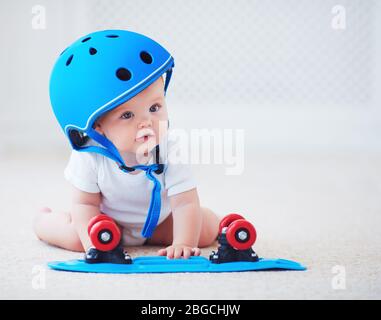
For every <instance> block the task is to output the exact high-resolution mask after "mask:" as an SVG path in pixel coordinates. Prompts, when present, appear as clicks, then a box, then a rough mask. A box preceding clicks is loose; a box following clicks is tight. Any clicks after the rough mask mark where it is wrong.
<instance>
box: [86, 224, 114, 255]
mask: <svg viewBox="0 0 381 320" xmlns="http://www.w3.org/2000/svg"><path fill="white" fill-rule="evenodd" d="M120 238H121V234H120V230H119V228H118V226H117V225H116V223H115V222H113V221H99V222H97V223H96V224H94V225H93V226H92V228H91V230H90V240H91V242H92V244H93V245H94V247H95V248H96V249H98V250H101V251H110V250H113V249H115V248H116V247H117V245H118V244H119V242H120Z"/></svg>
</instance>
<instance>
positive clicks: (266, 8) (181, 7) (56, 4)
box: [0, 0, 381, 153]
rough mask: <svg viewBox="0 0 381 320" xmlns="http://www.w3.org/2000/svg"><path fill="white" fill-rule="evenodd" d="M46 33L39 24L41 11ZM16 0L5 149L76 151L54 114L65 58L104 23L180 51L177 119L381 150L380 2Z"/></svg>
mask: <svg viewBox="0 0 381 320" xmlns="http://www.w3.org/2000/svg"><path fill="white" fill-rule="evenodd" d="M36 4H39V5H42V6H43V7H44V8H45V9H46V29H44V30H35V29H33V28H32V24H31V22H32V19H33V14H32V8H33V6H35V5H36ZM337 4H338V1H337V0H332V1H331V0H326V1H315V2H313V3H312V1H302V0H299V1H297V0H290V1H281V0H274V1H249V0H247V1H244V0H236V1H228V0H224V1H218V0H208V1H202V0H196V1H187V2H182V1H174V0H163V1H154V0H149V1H147V0H146V1H122V0H118V1H116V0H112V1H106V0H102V1H100V0H98V1H74V0H70V1H63V0H58V1H47V0H45V1H39V2H38V3H36V2H35V1H27V0H22V1H21V0H20V1H11V0H3V1H1V3H0V7H1V9H0V24H1V25H0V37H1V39H2V46H1V50H0V70H2V72H1V76H0V88H1V89H0V90H1V91H0V94H1V102H2V103H1V107H0V150H1V151H2V152H3V153H7V152H11V151H18V152H19V151H25V152H39V151H41V150H49V152H50V151H51V152H60V151H63V150H65V151H67V150H68V144H67V143H66V141H65V138H64V136H63V134H62V133H61V132H60V129H59V127H58V124H57V123H56V122H55V119H54V117H53V114H52V112H51V110H50V103H49V96H48V81H49V74H50V70H51V67H52V65H53V63H54V61H55V59H56V57H57V56H58V54H59V53H60V52H61V51H62V50H63V49H64V48H66V47H67V46H68V45H69V44H70V43H71V42H72V41H74V40H76V39H77V38H78V37H80V36H82V35H84V34H86V33H89V32H92V31H94V30H98V29H106V28H125V29H130V30H134V31H137V32H141V33H144V34H146V35H148V36H151V37H152V38H154V39H156V40H157V41H158V42H160V43H162V44H163V46H165V47H166V48H167V49H168V50H169V51H170V52H171V53H172V54H173V55H174V57H175V63H176V67H175V72H174V76H173V81H172V83H171V86H170V89H169V92H168V104H169V108H170V115H171V119H172V124H173V125H174V126H181V127H185V128H188V129H190V128H216V127H217V128H233V129H234V128H244V129H245V130H246V137H247V139H246V141H247V142H248V146H249V147H250V148H255V149H261V148H264V149H282V150H286V149H296V150H310V149H319V150H320V149H322V150H326V149H327V150H332V149H335V150H337V149H351V150H352V149H353V150H376V151H380V150H381V139H379V137H380V136H381V120H380V119H381V111H380V109H381V103H380V102H381V94H380V89H381V86H380V84H381V80H380V75H381V69H380V68H381V67H380V65H381V63H380V57H381V50H380V33H381V26H380V20H381V12H380V4H379V2H377V1H361V0H347V1H344V0H342V1H339V4H340V5H342V6H343V7H344V8H345V10H346V29H345V30H334V29H333V28H332V26H331V21H332V18H333V14H332V13H331V9H332V7H334V6H335V5H337Z"/></svg>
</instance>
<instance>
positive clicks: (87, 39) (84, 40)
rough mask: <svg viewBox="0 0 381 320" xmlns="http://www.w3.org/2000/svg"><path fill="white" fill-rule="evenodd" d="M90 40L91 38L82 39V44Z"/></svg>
mask: <svg viewBox="0 0 381 320" xmlns="http://www.w3.org/2000/svg"><path fill="white" fill-rule="evenodd" d="M90 39H91V37H87V38H85V39H83V40H82V42H86V41H89V40H90Z"/></svg>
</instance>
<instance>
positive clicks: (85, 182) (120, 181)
mask: <svg viewBox="0 0 381 320" xmlns="http://www.w3.org/2000/svg"><path fill="white" fill-rule="evenodd" d="M163 141H164V142H162V143H160V145H159V146H160V159H161V162H160V163H164V164H165V167H164V172H163V173H162V174H159V175H158V174H156V173H154V175H155V177H156V178H157V179H158V180H159V181H160V183H161V211H160V218H159V221H158V224H160V223H161V222H162V221H163V220H164V219H165V218H167V217H168V215H169V214H170V213H171V208H170V203H169V197H170V196H172V195H175V194H178V193H181V192H185V191H188V190H191V189H193V188H196V180H195V178H194V176H193V174H192V171H191V168H190V165H188V164H183V163H173V162H174V161H171V157H168V155H169V154H171V153H172V152H176V150H178V143H179V141H178V140H176V139H173V138H171V135H170V133H169V134H168V135H167V136H166V138H164V139H163ZM91 144H92V145H94V144H95V143H94V142H93V143H91ZM153 163H154V162H153V157H152V159H151V161H150V163H149V164H153ZM139 171H140V173H138V174H130V173H126V172H123V171H122V170H120V169H119V167H118V165H117V164H116V162H115V161H113V160H111V159H109V158H107V157H105V156H103V155H101V154H97V153H93V152H78V151H75V150H73V151H72V154H71V157H70V161H69V163H68V165H67V167H66V168H65V172H64V174H65V178H66V179H67V180H68V181H69V182H70V183H71V184H73V185H74V186H75V187H76V188H78V189H79V190H82V191H85V192H90V193H98V192H100V193H101V194H102V202H101V206H100V211H101V212H103V213H105V214H107V215H109V216H110V217H111V218H113V219H114V220H115V221H116V222H117V223H118V225H119V226H121V227H122V228H123V244H124V245H127V246H128V245H131V246H134V245H142V244H144V242H145V241H146V238H144V237H143V236H142V235H141V230H142V228H143V225H144V223H145V221H146V217H147V213H148V209H149V204H150V199H151V191H152V188H153V182H152V181H151V180H149V179H148V178H147V176H146V173H145V171H141V170H139Z"/></svg>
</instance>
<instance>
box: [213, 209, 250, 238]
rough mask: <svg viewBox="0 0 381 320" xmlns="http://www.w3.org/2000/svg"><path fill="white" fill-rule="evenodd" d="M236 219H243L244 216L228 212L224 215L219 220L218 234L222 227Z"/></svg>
mask: <svg viewBox="0 0 381 320" xmlns="http://www.w3.org/2000/svg"><path fill="white" fill-rule="evenodd" d="M238 219H245V218H244V217H242V216H241V215H240V214H238V213H230V214H228V215H227V216H225V217H224V218H223V219H222V220H221V222H220V226H219V228H218V234H221V232H222V229H223V228H225V227H228V226H229V225H230V224H231V223H232V222H233V221H235V220H238Z"/></svg>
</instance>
